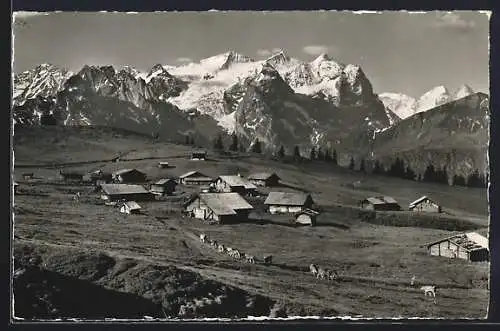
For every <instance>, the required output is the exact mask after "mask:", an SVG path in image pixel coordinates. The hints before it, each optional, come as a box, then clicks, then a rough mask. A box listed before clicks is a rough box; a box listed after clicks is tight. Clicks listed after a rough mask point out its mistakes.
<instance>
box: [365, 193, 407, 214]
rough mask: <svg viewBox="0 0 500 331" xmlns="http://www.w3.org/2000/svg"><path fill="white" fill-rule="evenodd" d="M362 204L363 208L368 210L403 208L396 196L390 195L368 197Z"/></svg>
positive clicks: (397, 209) (395, 209) (396, 209)
mask: <svg viewBox="0 0 500 331" xmlns="http://www.w3.org/2000/svg"><path fill="white" fill-rule="evenodd" d="M360 205H361V208H363V209H368V210H394V211H399V210H401V206H400V205H399V204H398V202H397V201H396V200H395V199H394V198H392V197H388V196H378V197H371V198H367V199H365V200H363V201H361V203H360Z"/></svg>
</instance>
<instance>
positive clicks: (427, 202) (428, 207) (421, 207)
mask: <svg viewBox="0 0 500 331" xmlns="http://www.w3.org/2000/svg"><path fill="white" fill-rule="evenodd" d="M409 210H410V211H416V212H430V213H440V212H441V206H440V205H438V204H437V203H436V202H434V201H432V200H431V199H429V197H427V196H425V195H424V196H423V197H420V198H418V199H417V200H415V201H413V202H412V203H410V205H409Z"/></svg>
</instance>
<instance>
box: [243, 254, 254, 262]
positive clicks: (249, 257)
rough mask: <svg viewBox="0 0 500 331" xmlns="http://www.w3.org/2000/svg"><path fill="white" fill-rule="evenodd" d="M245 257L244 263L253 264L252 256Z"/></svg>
mask: <svg viewBox="0 0 500 331" xmlns="http://www.w3.org/2000/svg"><path fill="white" fill-rule="evenodd" d="M245 257H246V261H247V262H248V263H252V264H255V259H254V257H253V256H252V255H246V256H245Z"/></svg>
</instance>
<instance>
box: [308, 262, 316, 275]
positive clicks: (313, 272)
mask: <svg viewBox="0 0 500 331" xmlns="http://www.w3.org/2000/svg"><path fill="white" fill-rule="evenodd" d="M309 271H310V272H311V273H312V274H313V276H316V275H318V266H317V265H316V264H311V265H310V266H309Z"/></svg>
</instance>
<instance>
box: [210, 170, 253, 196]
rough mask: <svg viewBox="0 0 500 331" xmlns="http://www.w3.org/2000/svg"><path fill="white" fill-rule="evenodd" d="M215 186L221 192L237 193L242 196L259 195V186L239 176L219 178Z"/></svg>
mask: <svg viewBox="0 0 500 331" xmlns="http://www.w3.org/2000/svg"><path fill="white" fill-rule="evenodd" d="M215 186H216V188H217V190H218V191H219V192H237V193H240V194H242V195H256V194H257V192H256V191H257V186H255V185H254V184H252V183H251V182H250V181H249V180H247V179H245V178H243V177H241V176H238V175H233V176H219V177H217V179H216V180H215Z"/></svg>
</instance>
